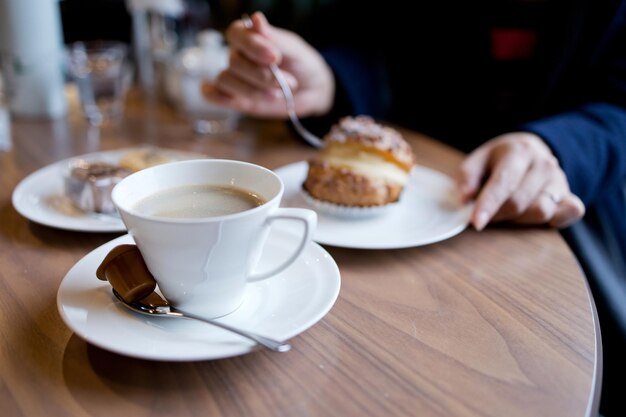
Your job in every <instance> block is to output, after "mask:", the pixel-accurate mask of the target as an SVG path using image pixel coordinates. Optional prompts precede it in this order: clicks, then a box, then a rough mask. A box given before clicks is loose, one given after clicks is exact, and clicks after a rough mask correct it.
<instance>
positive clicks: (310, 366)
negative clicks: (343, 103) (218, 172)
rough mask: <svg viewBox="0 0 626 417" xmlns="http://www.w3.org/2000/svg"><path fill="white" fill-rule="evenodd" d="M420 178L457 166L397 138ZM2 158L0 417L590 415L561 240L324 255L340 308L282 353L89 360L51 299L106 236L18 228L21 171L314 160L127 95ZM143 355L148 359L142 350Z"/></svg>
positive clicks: (581, 301)
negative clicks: (137, 149)
mask: <svg viewBox="0 0 626 417" xmlns="http://www.w3.org/2000/svg"><path fill="white" fill-rule="evenodd" d="M403 132H404V133H405V134H406V137H407V139H408V140H409V141H410V143H411V144H412V146H413V147H414V150H415V152H416V154H417V157H418V162H419V163H420V164H423V165H426V166H429V167H431V168H435V169H437V170H440V171H442V172H445V173H448V174H450V175H453V173H454V169H455V167H456V165H457V164H458V162H459V161H460V160H461V158H462V155H461V154H459V153H458V152H456V151H454V150H452V149H450V148H448V147H446V146H445V145H442V144H440V143H438V142H436V141H434V140H432V139H429V138H427V137H424V136H422V135H419V134H416V133H414V132H409V131H405V130H403ZM12 138H13V148H12V149H11V150H10V151H9V152H4V153H0V172H1V175H0V407H1V410H0V414H1V415H3V416H103V417H104V416H106V417H110V416H123V415H128V416H133V417H141V416H159V415H168V416H228V417H234V416H259V417H264V416H268V417H269V416H273V417H275V416H372V417H382V416H389V417H391V416H498V417H501V416H507V417H515V416H533V417H536V416H550V417H557V416H567V417H572V416H589V415H594V413H595V412H596V411H597V399H598V393H599V388H600V387H599V375H600V372H601V361H600V356H601V346H600V342H599V333H598V330H597V318H596V316H595V310H594V307H593V301H592V300H591V298H590V293H589V290H588V287H587V284H586V281H585V277H584V275H583V274H582V272H581V270H580V269H579V266H578V264H577V262H576V260H575V258H574V257H573V255H572V253H571V252H570V250H569V249H568V247H567V246H566V244H565V242H564V241H563V239H562V238H561V237H560V235H559V234H558V233H557V232H556V231H554V230H548V229H541V228H508V227H505V226H502V227H490V228H488V229H487V230H485V231H484V232H480V233H477V232H475V231H473V230H470V229H468V230H466V231H465V232H463V233H461V234H460V235H458V236H456V237H454V238H452V239H449V240H446V241H443V242H439V243H436V244H432V245H428V246H423V247H416V248H410V249H400V250H379V251H366V250H354V249H341V248H333V247H330V246H327V247H326V249H327V250H328V251H329V253H330V254H331V255H332V256H333V258H334V259H335V260H336V262H337V264H338V266H339V268H340V271H341V277H342V287H341V292H340V295H339V298H338V300H337V302H336V304H335V305H334V307H333V308H332V309H331V311H330V313H329V314H328V315H327V316H325V317H324V318H323V319H322V320H321V321H320V322H318V323H317V324H316V325H315V326H313V327H312V328H310V329H309V330H307V331H306V332H304V333H302V334H301V335H299V336H297V337H295V338H294V339H293V340H292V344H293V349H292V350H291V351H290V352H288V353H284V354H277V353H271V352H268V351H257V352H254V353H251V354H248V355H244V356H239V357H235V358H231V359H225V360H216V361H200V362H188V363H173V362H153V361H147V360H139V359H133V358H129V357H124V356H120V355H117V354H114V353H110V352H107V351H105V350H102V349H99V348H97V347H95V346H92V345H90V344H88V343H86V342H85V341H83V340H82V339H80V338H79V337H78V336H77V335H75V334H73V333H72V331H71V330H70V329H69V328H68V327H67V326H66V325H65V324H64V322H63V321H62V319H61V317H60V315H59V313H58V310H57V305H56V293H57V289H58V287H59V284H60V282H61V280H62V279H63V277H64V276H65V274H66V273H67V272H68V270H69V269H70V268H71V267H72V266H73V265H74V264H75V263H76V262H77V261H78V260H80V259H81V258H82V257H83V256H85V255H86V254H87V253H88V252H89V251H91V250H93V249H94V248H96V247H98V246H100V245H102V244H104V243H105V242H107V241H109V240H111V239H113V238H115V237H117V236H120V235H121V233H85V232H71V231H65V230H59V229H53V228H50V227H46V226H41V225H38V224H35V223H33V222H30V221H29V220H27V219H25V218H23V217H22V216H20V215H19V214H18V213H17V212H16V210H15V209H14V208H13V206H12V204H11V194H12V192H13V189H14V188H15V186H16V185H17V184H18V183H19V182H20V181H21V180H22V179H23V178H24V177H25V176H26V175H27V174H29V173H31V172H34V171H35V170H37V169H39V168H41V167H44V166H46V165H47V164H50V163H53V162H55V161H58V160H60V159H64V158H67V157H70V156H74V155H80V154H84V153H87V152H93V151H98V150H110V149H118V148H123V147H128V146H132V145H138V144H146V143H147V144H153V145H157V146H161V147H166V148H176V149H181V150H187V151H194V152H201V153H205V154H208V155H211V156H214V157H227V158H233V159H241V160H245V161H252V162H256V163H259V164H262V165H264V166H267V167H269V168H272V169H274V168H278V167H280V166H282V165H285V164H289V163H292V162H295V161H299V160H303V159H307V158H308V157H310V156H311V155H313V154H314V152H315V150H313V149H311V148H309V147H307V146H305V145H304V144H302V142H300V141H299V140H298V139H297V138H296V137H295V136H294V135H293V133H292V132H291V131H290V130H289V129H288V128H287V127H286V125H285V124H283V123H282V122H278V121H260V120H253V119H243V120H242V121H241V124H240V128H239V130H238V131H237V132H235V133H232V134H225V135H221V136H217V137H211V138H207V137H200V136H196V135H194V133H193V132H192V130H191V128H190V127H189V125H188V123H187V122H186V121H185V120H184V118H182V117H181V116H180V115H178V114H177V113H176V112H175V111H173V110H172V109H171V108H169V107H168V106H167V105H163V104H159V103H154V102H151V101H150V100H148V99H147V98H146V97H144V96H142V95H141V94H140V93H138V92H132V94H131V95H130V96H129V99H128V107H127V110H126V114H125V117H124V119H123V120H122V121H121V122H120V123H119V125H116V126H105V127H104V128H103V129H102V131H101V132H100V134H99V135H98V134H97V132H93V131H91V132H90V131H89V129H88V127H87V125H86V123H85V122H84V121H83V119H82V117H81V115H80V113H79V111H78V109H77V107H76V104H75V103H72V106H71V110H70V114H69V115H68V116H67V117H66V118H62V119H59V120H56V121H53V122H50V121H38V120H16V119H14V120H13V131H12ZM146 343H149V341H147V342H146Z"/></svg>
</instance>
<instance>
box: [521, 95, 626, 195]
mask: <svg viewBox="0 0 626 417" xmlns="http://www.w3.org/2000/svg"><path fill="white" fill-rule="evenodd" d="M625 94H626V91H625ZM524 130H527V131H530V132H533V133H536V134H537V135H539V136H541V137H542V138H543V139H544V140H545V141H546V142H547V143H548V145H549V146H550V147H551V148H552V150H553V152H554V153H555V155H556V156H557V158H558V159H559V162H560V164H561V167H562V168H563V170H564V171H565V174H566V175H567V178H568V181H569V184H570V187H571V189H572V192H573V193H574V194H576V195H577V196H579V197H580V198H581V199H582V200H583V202H584V203H586V204H589V203H593V202H595V201H596V200H597V199H598V198H601V194H603V193H604V192H605V191H608V190H609V189H610V190H613V191H614V190H616V189H617V188H619V187H621V186H622V185H623V184H624V183H625V181H626V110H625V109H624V108H623V107H621V106H617V105H613V104H608V103H591V104H587V105H584V106H582V107H580V108H578V109H576V110H573V111H570V112H566V113H561V114H558V115H555V116H552V117H548V118H546V119H542V120H539V121H536V122H532V123H528V124H526V125H525V126H524Z"/></svg>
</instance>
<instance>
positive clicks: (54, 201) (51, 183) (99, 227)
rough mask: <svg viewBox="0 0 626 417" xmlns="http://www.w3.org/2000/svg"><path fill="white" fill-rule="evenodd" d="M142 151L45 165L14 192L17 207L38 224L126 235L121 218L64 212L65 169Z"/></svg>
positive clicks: (185, 155)
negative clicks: (85, 162) (82, 163)
mask: <svg viewBox="0 0 626 417" xmlns="http://www.w3.org/2000/svg"><path fill="white" fill-rule="evenodd" d="M135 149H141V148H125V149H117V150H114V151H103V152H94V153H90V154H86V155H80V156H75V157H72V158H68V159H65V160H62V161H59V162H55V163H53V164H50V165H48V166H45V167H43V168H41V169H39V170H37V171H35V172H33V173H32V174H30V175H28V176H27V177H26V178H24V179H23V180H22V181H21V182H20V183H19V184H18V185H17V187H15V190H13V198H12V199H13V207H15V209H16V210H17V211H18V213H20V214H21V215H22V216H24V217H26V218H27V219H29V220H32V221H34V222H36V223H39V224H43V225H45V226H51V227H56V228H58V229H66V230H75V231H81V232H122V231H124V230H126V228H125V227H124V224H123V223H122V220H121V219H120V218H118V217H117V216H109V215H99V214H96V213H82V212H80V211H78V210H61V209H60V207H68V206H67V204H68V203H67V200H66V199H65V197H64V190H63V170H64V169H65V168H66V167H67V165H68V163H69V161H71V160H72V159H85V160H88V161H103V162H109V163H117V162H118V161H119V160H120V159H121V157H122V156H123V155H125V154H126V153H128V152H130V151H132V150H135ZM161 151H162V152H163V153H164V154H165V155H166V156H168V157H170V158H171V159H172V160H181V159H198V158H207V156H205V155H200V154H197V153H191V152H183V151H177V150H170V149H161Z"/></svg>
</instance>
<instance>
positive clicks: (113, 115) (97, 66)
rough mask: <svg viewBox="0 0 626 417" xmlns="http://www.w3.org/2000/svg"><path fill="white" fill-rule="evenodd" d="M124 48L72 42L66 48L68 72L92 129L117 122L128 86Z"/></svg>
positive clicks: (109, 43) (116, 44) (105, 43)
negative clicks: (74, 83) (76, 88)
mask: <svg viewBox="0 0 626 417" xmlns="http://www.w3.org/2000/svg"><path fill="white" fill-rule="evenodd" d="M127 57H128V46H127V45H126V44H124V43H121V42H116V41H88V42H76V43H73V44H71V45H70V46H69V47H68V58H69V60H68V69H69V72H70V74H71V75H72V78H73V79H74V81H75V82H76V86H77V87H78V94H79V98H80V104H81V107H82V109H83V113H84V114H85V117H86V118H87V121H88V122H89V123H90V124H91V125H93V126H100V125H102V124H103V123H105V122H113V121H116V120H118V119H119V118H120V117H121V115H122V114H123V112H124V100H125V97H126V92H127V91H128V88H129V87H130V83H131V71H130V64H129V62H128V58H127Z"/></svg>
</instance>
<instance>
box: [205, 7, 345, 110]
mask: <svg viewBox="0 0 626 417" xmlns="http://www.w3.org/2000/svg"><path fill="white" fill-rule="evenodd" d="M251 20H252V23H253V26H252V28H246V27H245V26H244V23H243V21H242V20H237V21H235V22H233V23H232V24H231V25H230V26H229V27H228V30H227V31H226V39H227V41H228V44H229V46H230V50H231V54H230V65H229V67H228V68H227V69H226V70H224V71H223V72H222V73H221V74H220V75H219V76H218V77H217V79H216V80H215V81H214V82H213V83H204V84H203V86H202V92H203V94H204V96H205V98H206V99H207V100H209V101H212V102H214V103H217V104H220V105H223V106H226V107H230V108H234V109H237V110H239V111H242V112H244V113H247V114H250V115H253V116H259V117H280V118H283V117H284V118H286V117H287V109H286V107H285V100H284V97H283V95H282V93H281V91H280V87H279V86H278V83H277V82H276V80H275V79H274V77H273V75H272V73H271V71H270V69H269V65H270V64H276V65H278V66H279V68H280V69H281V70H282V72H283V74H284V76H285V78H286V79H287V82H288V84H289V85H290V87H291V89H292V93H293V96H294V104H295V109H296V113H297V114H298V115H299V116H314V115H322V114H324V113H326V112H328V111H329V110H330V108H331V106H332V102H333V98H334V94H335V81H334V78H333V75H332V72H331V70H330V68H329V67H328V65H327V64H326V62H325V61H324V59H323V57H322V56H321V55H320V54H319V53H318V52H317V51H316V50H315V49H314V48H313V47H312V46H310V45H309V44H308V43H307V42H305V41H304V40H303V39H302V38H301V37H300V36H298V35H296V34H295V33H293V32H290V31H287V30H283V29H279V28H277V27H274V26H271V25H270V24H269V23H268V21H267V19H266V18H265V16H264V15H263V14H262V13H259V12H257V13H255V14H254V15H252V16H251Z"/></svg>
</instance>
